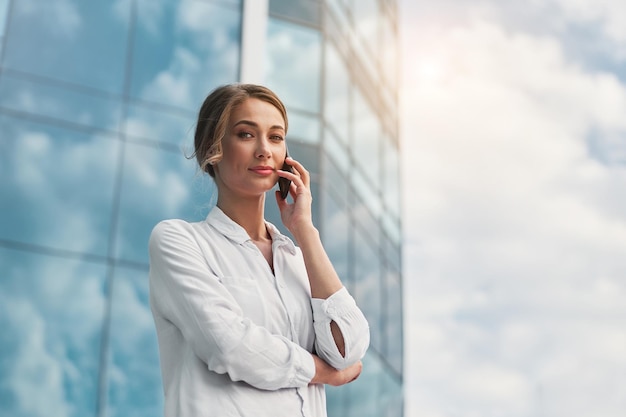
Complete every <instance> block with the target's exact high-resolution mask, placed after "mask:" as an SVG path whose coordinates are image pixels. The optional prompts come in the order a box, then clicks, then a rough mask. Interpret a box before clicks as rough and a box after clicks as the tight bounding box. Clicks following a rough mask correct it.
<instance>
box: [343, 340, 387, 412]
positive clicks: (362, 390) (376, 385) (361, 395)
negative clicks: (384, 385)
mask: <svg viewBox="0 0 626 417" xmlns="http://www.w3.org/2000/svg"><path fill="white" fill-rule="evenodd" d="M382 373H383V365H382V364H381V362H380V359H378V356H377V355H376V354H375V353H373V352H371V350H370V351H368V353H367V354H366V355H365V358H363V372H362V373H361V375H360V376H359V378H357V380H356V381H354V382H351V383H350V384H348V385H346V387H347V391H348V394H347V396H348V404H349V407H348V410H347V411H348V412H347V413H346V414H345V417H380V416H382V415H383V414H382V413H381V412H382V409H381V405H382V403H381V398H380V394H381V386H380V383H381V374H382Z"/></svg>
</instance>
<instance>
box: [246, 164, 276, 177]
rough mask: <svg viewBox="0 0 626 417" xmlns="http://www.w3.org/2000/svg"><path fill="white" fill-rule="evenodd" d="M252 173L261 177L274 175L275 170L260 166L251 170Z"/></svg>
mask: <svg viewBox="0 0 626 417" xmlns="http://www.w3.org/2000/svg"><path fill="white" fill-rule="evenodd" d="M250 171H252V172H254V173H256V174H259V175H272V174H273V173H274V168H272V167H270V166H266V165H259V166H256V167H253V168H250Z"/></svg>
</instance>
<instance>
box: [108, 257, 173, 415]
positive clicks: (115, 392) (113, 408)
mask: <svg viewBox="0 0 626 417" xmlns="http://www.w3.org/2000/svg"><path fill="white" fill-rule="evenodd" d="M147 276H148V271H147V270H135V269H125V268H116V269H115V283H114V285H113V294H112V301H111V346H110V352H109V355H108V358H109V364H108V367H107V370H108V372H107V374H108V376H109V378H108V396H107V398H108V405H107V411H108V413H107V416H108V417H127V416H134V417H153V416H158V415H162V414H163V391H162V389H163V388H162V384H161V371H160V368H159V352H158V344H157V338H156V330H155V327H154V321H153V319H152V313H151V312H150V305H149V299H148V279H147Z"/></svg>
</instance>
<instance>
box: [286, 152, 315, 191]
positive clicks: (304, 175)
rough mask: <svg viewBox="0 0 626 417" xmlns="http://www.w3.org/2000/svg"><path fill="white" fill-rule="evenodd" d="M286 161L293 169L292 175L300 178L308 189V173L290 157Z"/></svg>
mask: <svg viewBox="0 0 626 417" xmlns="http://www.w3.org/2000/svg"><path fill="white" fill-rule="evenodd" d="M286 161H287V163H288V164H289V165H291V166H292V167H293V168H294V174H296V175H297V176H299V177H300V178H302V182H303V184H304V185H305V186H307V187H308V186H309V184H310V175H309V171H307V170H306V168H304V166H303V165H302V164H301V163H300V162H298V161H296V160H295V159H293V158H292V157H290V156H289V157H287V159H286Z"/></svg>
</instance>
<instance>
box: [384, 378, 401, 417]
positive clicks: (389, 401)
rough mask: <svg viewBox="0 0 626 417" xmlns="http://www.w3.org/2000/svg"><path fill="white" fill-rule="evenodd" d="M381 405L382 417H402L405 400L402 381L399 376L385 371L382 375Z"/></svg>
mask: <svg viewBox="0 0 626 417" xmlns="http://www.w3.org/2000/svg"><path fill="white" fill-rule="evenodd" d="M380 388H381V390H380V403H381V404H380V405H381V414H380V415H381V416H384V417H402V416H403V415H404V414H403V398H402V380H401V379H399V378H398V376H397V375H395V374H393V373H391V372H389V370H388V369H385V370H384V371H383V372H382V373H381V375H380Z"/></svg>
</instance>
